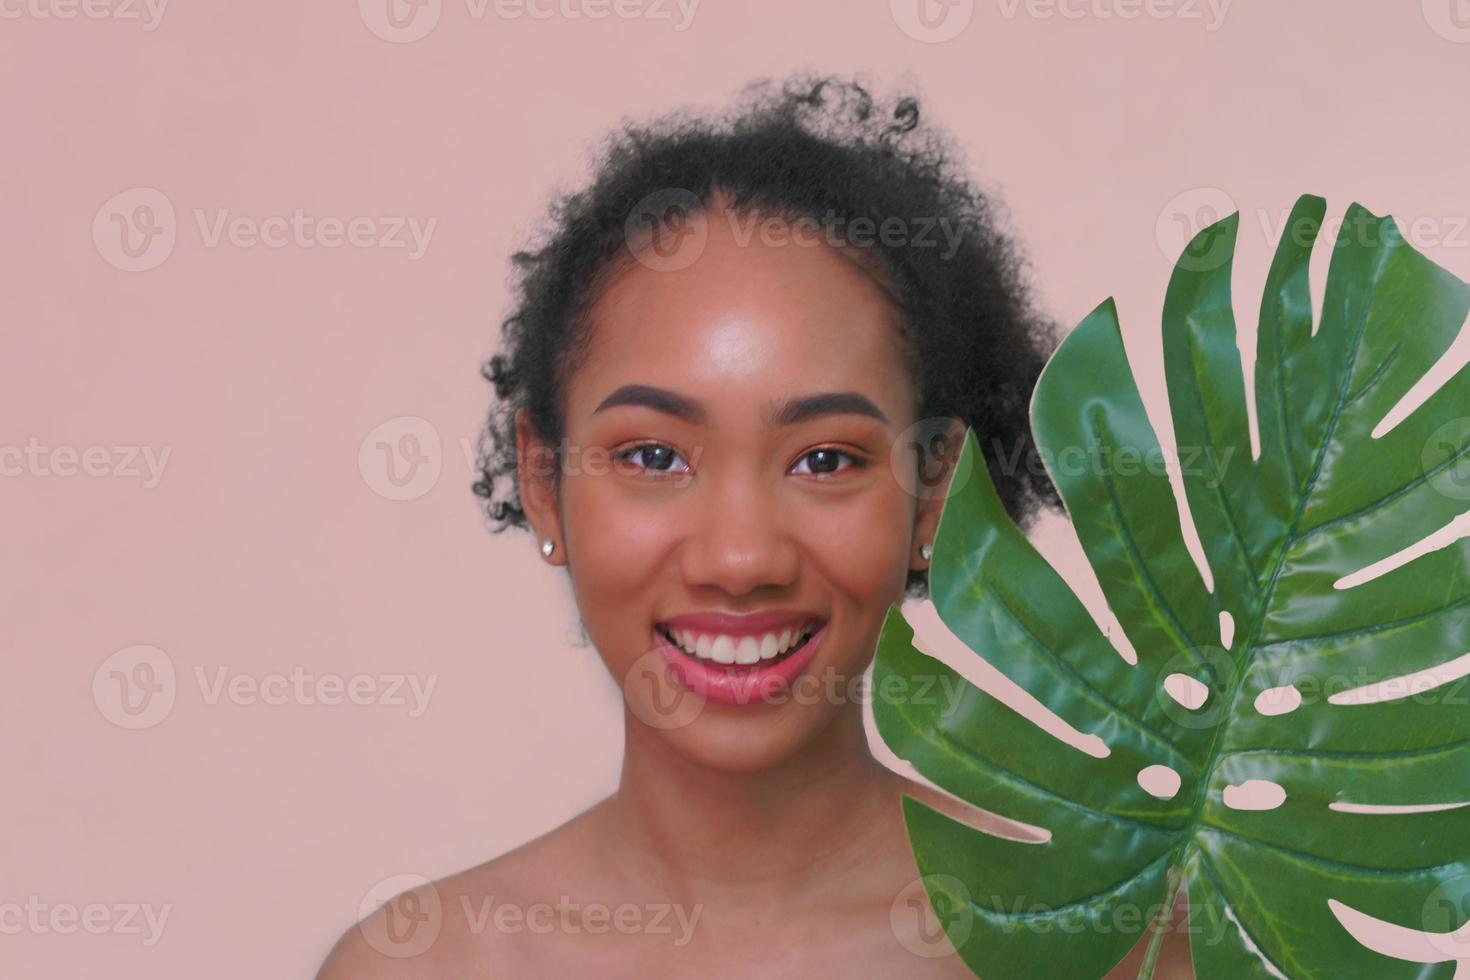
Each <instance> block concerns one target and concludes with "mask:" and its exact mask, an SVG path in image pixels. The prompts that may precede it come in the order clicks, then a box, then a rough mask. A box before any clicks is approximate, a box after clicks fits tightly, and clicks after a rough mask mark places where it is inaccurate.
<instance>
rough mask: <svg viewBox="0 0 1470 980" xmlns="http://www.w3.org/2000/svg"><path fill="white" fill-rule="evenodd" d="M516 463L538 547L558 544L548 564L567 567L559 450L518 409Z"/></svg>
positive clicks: (525, 507)
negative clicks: (549, 542) (559, 493)
mask: <svg viewBox="0 0 1470 980" xmlns="http://www.w3.org/2000/svg"><path fill="white" fill-rule="evenodd" d="M516 459H517V461H518V462H517V466H516V480H517V485H518V486H519V488H520V494H521V509H522V510H524V511H525V512H526V520H527V521H528V522H529V523H530V525H531V528H532V530H533V531H535V533H536V544H537V546H538V547H539V546H540V544H541V542H543V541H545V540H547V539H548V538H549V539H550V540H552V541H554V542H556V545H557V547H556V550H555V551H553V552H552V553H551V557H550V558H549V559H547V560H548V561H550V562H551V564H553V565H562V564H565V558H566V552H567V549H566V544H565V543H564V541H563V535H562V527H561V509H560V507H559V506H558V499H557V480H556V472H557V467H558V466H559V465H560V461H559V460H558V459H557V455H556V448H555V447H554V446H551V445H550V444H548V443H545V442H543V441H541V440H540V439H539V438H537V437H536V435H535V433H534V431H533V430H532V428H531V422H530V419H529V417H528V416H527V414H526V409H525V408H524V407H522V408H518V409H516Z"/></svg>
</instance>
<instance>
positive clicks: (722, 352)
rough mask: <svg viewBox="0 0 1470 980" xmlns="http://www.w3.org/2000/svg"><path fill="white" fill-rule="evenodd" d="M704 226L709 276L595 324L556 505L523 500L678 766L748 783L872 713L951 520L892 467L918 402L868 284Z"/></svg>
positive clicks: (604, 301) (672, 280)
mask: <svg viewBox="0 0 1470 980" xmlns="http://www.w3.org/2000/svg"><path fill="white" fill-rule="evenodd" d="M693 220H694V221H695V222H697V223H698V227H697V229H696V230H697V231H698V232H699V233H700V234H702V235H703V236H704V237H703V239H702V241H703V247H702V251H700V252H699V254H698V258H697V259H696V260H695V261H693V262H692V263H690V264H687V265H685V266H684V267H682V268H675V267H670V266H672V265H679V264H682V263H662V262H656V261H655V262H648V263H644V262H638V263H629V264H628V266H627V267H626V268H625V269H624V270H622V271H621V272H620V273H619V274H618V275H617V276H616V278H615V279H614V280H613V281H612V282H611V283H610V285H609V286H608V288H607V289H606V290H605V291H604V292H603V294H602V295H601V296H600V297H599V298H598V300H597V302H596V303H595V305H594V306H593V308H592V309H591V311H590V315H591V322H592V336H591V341H590V347H589V349H588V351H587V354H586V357H585V359H584V360H583V361H582V363H581V365H580V366H579V367H578V368H577V370H576V371H575V373H574V374H573V376H572V377H571V378H570V379H569V381H568V387H567V392H566V401H565V407H566V430H565V431H566V443H565V449H564V451H565V462H564V464H563V465H564V467H565V469H564V471H563V474H562V480H561V487H560V494H559V499H557V498H556V497H555V495H554V491H552V490H550V489H549V488H548V486H547V485H546V484H544V483H537V482H536V481H529V482H528V480H527V478H526V477H525V475H524V474H523V476H522V497H523V500H524V501H525V503H526V508H527V511H528V514H529V515H530V517H531V519H532V522H533V524H534V525H535V527H536V530H537V531H538V533H539V534H540V536H541V537H543V538H544V537H554V538H555V540H556V541H557V543H558V548H557V551H556V552H554V555H553V557H554V560H557V561H565V562H566V563H567V565H568V566H569V574H570V576H571V580H572V585H573V589H574V591H575V594H576V599H577V603H578V606H579V608H580V612H581V615H582V620H583V623H584V624H585V627H586V630H587V634H588V636H589V638H590V639H591V641H592V642H593V644H594V645H595V646H596V648H597V650H598V651H599V653H600V654H601V656H602V658H603V660H604V662H605V663H606V664H607V667H608V669H609V670H610V671H611V672H612V674H613V676H614V677H615V678H616V679H617V680H618V681H619V682H620V683H621V684H622V687H623V691H624V697H625V699H626V700H627V702H628V707H629V709H630V710H631V711H632V713H633V714H634V715H636V716H637V717H638V718H639V719H641V720H642V721H643V722H644V723H646V724H648V726H649V727H650V728H651V729H653V730H655V731H657V732H659V733H660V735H661V737H663V738H664V739H665V740H666V742H667V743H668V744H670V745H672V746H673V747H674V748H675V749H676V750H677V751H678V752H680V753H681V754H683V755H685V756H686V757H689V758H691V759H694V760H697V761H698V762H700V763H701V764H705V765H709V766H713V767H716V768H722V769H729V770H739V771H752V770H757V769H763V768H767V767H769V766H772V765H775V764H776V763H778V762H780V761H782V760H784V759H786V758H788V757H789V756H791V755H792V754H793V753H795V752H796V751H798V750H799V749H800V748H801V747H802V746H803V745H805V744H806V743H808V742H809V741H810V740H811V739H812V738H813V737H814V736H816V735H817V734H818V733H819V732H821V731H822V730H823V729H824V728H826V727H827V726H828V725H830V724H831V723H832V721H833V720H834V718H836V717H837V716H838V715H839V714H840V713H842V712H849V711H851V712H858V713H859V714H860V712H861V702H862V701H863V700H864V699H865V697H866V689H865V688H864V686H863V684H862V679H861V675H862V673H863V671H864V669H865V668H866V666H867V664H868V663H869V661H870V660H871V659H872V655H873V650H874V646H875V644H876V642H877V636H878V631H879V628H880V626H881V624H882V621H883V618H884V616H885V615H886V613H887V610H888V607H889V604H890V603H893V602H899V601H901V600H902V598H903V595H904V587H905V583H906V579H907V576H908V573H909V570H910V568H911V567H913V568H922V567H923V562H922V559H921V558H920V557H919V556H918V548H919V545H920V544H921V543H923V542H926V541H930V540H932V538H933V529H934V524H935V523H936V522H937V518H938V504H939V502H940V501H939V500H938V499H937V498H935V497H934V495H932V494H930V495H924V496H922V497H919V496H916V495H915V494H913V493H911V492H910V490H909V489H906V486H905V483H904V482H901V481H900V479H899V477H898V476H897V475H896V473H895V469H894V466H893V464H892V463H891V461H890V457H891V456H892V454H893V451H894V447H895V445H897V444H898V441H899V438H900V435H901V434H904V433H905V430H906V429H910V427H911V426H912V425H913V423H914V422H915V421H916V417H915V413H916V409H917V395H916V391H915V388H914V385H913V380H912V378H911V377H910V375H909V372H908V368H907V367H906V363H905V359H904V357H903V356H902V353H901V351H900V348H899V334H898V329H897V326H896V314H895V311H894V310H893V308H892V307H891V305H890V304H889V302H888V301H887V300H886V299H885V298H884V296H883V294H882V293H881V292H880V291H879V289H878V288H877V287H876V286H875V284H874V283H873V282H872V281H871V279H870V278H869V277H868V276H867V275H865V274H864V273H863V272H862V271H861V270H860V268H859V267H858V266H857V265H855V264H854V263H853V261H852V260H851V259H850V258H847V257H844V256H843V255H842V254H839V252H838V251H837V250H836V249H834V248H832V247H831V246H829V245H827V244H823V243H818V242H815V241H812V240H811V239H810V237H808V238H807V239H805V240H803V239H800V238H791V237H786V238H784V239H783V238H780V237H775V238H773V237H772V236H770V235H765V236H763V235H761V234H759V233H756V234H751V235H744V232H745V231H748V230H750V229H751V227H752V219H748V218H742V217H739V216H737V217H733V218H732V217H730V216H729V215H728V214H727V213H726V212H724V211H716V212H714V213H713V214H711V215H708V216H706V215H700V216H698V217H696V218H694V219H693ZM732 223H735V224H736V227H735V228H732V227H731V225H732ZM763 238H764V239H765V241H764V242H763V241H762V239H763ZM696 240H697V239H696ZM832 394H836V395H839V396H841V397H840V398H837V399H834V400H830V401H829V402H828V403H826V406H825V410H824V406H823V403H821V402H818V403H815V405H814V407H811V405H810V404H809V407H808V410H807V411H804V412H797V413H796V417H795V418H792V417H791V415H792V413H791V411H790V409H791V407H792V406H797V407H800V406H801V404H802V400H804V399H811V398H812V397H813V396H820V395H832ZM783 408H784V409H786V412H785V413H783V411H782V409H783ZM783 414H784V417H783ZM521 435H522V445H523V447H524V446H525V445H526V441H525V440H526V439H528V438H529V436H528V434H527V431H526V429H525V427H524V425H523V426H522V430H521ZM525 458H526V457H525V455H524V449H523V455H522V459H525ZM900 459H901V460H906V461H907V465H909V466H912V465H913V457H912V455H909V454H901V455H900ZM543 469H544V467H543ZM533 484H534V485H533ZM912 485H913V484H912V483H909V484H908V486H910V487H911V486H912ZM722 613H723V614H731V615H734V616H736V617H739V616H742V615H744V614H774V617H775V620H776V621H774V622H772V621H770V620H769V619H768V620H767V621H765V622H762V621H758V620H750V621H746V622H740V621H739V620H738V619H737V620H734V621H723V622H722V621H717V620H716V619H715V618H714V614H722ZM671 621H672V624H673V625H672V627H670V623H671ZM813 623H815V625H816V626H817V627H818V628H817V631H816V632H815V633H814V634H812V636H811V639H810V640H807V641H806V643H805V644H803V645H802V646H801V647H798V648H796V649H795V650H794V651H791V652H789V653H782V652H781V650H782V649H783V648H782V646H781V641H782V640H783V639H785V640H786V642H787V643H788V644H789V643H791V642H793V641H794V638H795V637H796V636H799V635H800V632H801V631H802V629H803V628H804V627H808V626H809V625H811V624H813ZM766 634H770V635H771V637H772V639H767V638H766ZM721 635H723V636H726V637H727V639H725V640H723V641H722V640H720V639H719V637H720V636H721ZM671 636H672V638H673V639H674V640H675V641H682V643H683V644H685V645H687V646H689V647H691V648H692V651H693V652H684V651H682V650H680V649H679V648H678V647H676V646H675V645H674V644H673V643H671V642H669V641H670V638H671ZM747 636H748V637H749V640H748V641H746V642H742V641H745V638H746V637H747ZM701 637H703V639H701ZM773 647H774V649H773ZM701 654H704V656H701ZM761 654H764V656H762V657H761V659H759V660H758V661H757V662H755V663H740V662H739V661H741V660H746V661H748V660H751V659H752V658H755V657H757V656H758V655H761ZM731 657H734V658H735V660H736V661H737V662H735V663H724V662H722V661H724V660H727V659H729V658H731Z"/></svg>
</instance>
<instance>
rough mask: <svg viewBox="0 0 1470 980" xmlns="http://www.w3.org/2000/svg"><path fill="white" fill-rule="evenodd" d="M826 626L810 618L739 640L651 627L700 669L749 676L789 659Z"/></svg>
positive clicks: (821, 621)
mask: <svg viewBox="0 0 1470 980" xmlns="http://www.w3.org/2000/svg"><path fill="white" fill-rule="evenodd" d="M825 625H826V621H825V620H821V619H813V620H811V621H809V622H807V623H806V624H805V625H804V626H802V627H800V628H795V629H793V628H788V629H786V630H783V631H782V632H780V633H774V632H773V633H767V634H759V635H749V636H739V637H737V636H727V635H721V634H712V633H695V632H693V631H689V630H679V631H677V633H676V632H675V631H672V630H670V629H669V627H668V626H666V625H664V624H663V623H655V624H654V628H655V629H656V630H658V633H659V635H660V636H662V637H663V638H664V639H665V640H667V641H668V643H669V644H670V645H671V646H672V647H673V648H674V649H676V650H678V651H679V652H680V653H682V654H683V655H684V656H685V657H686V658H688V659H689V660H693V661H695V662H697V663H698V664H700V665H701V666H703V667H707V668H710V669H715V670H722V671H725V672H728V673H732V674H749V673H755V672H757V671H761V670H766V669H768V668H770V667H772V666H775V665H776V664H779V663H782V662H783V661H786V660H789V659H790V658H791V657H792V656H794V655H795V654H797V653H798V652H800V651H801V649H802V648H803V647H805V646H806V645H807V644H808V643H810V642H811V639H812V637H813V636H814V635H816V633H817V632H818V631H819V630H821V628H822V627H823V626H825Z"/></svg>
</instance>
